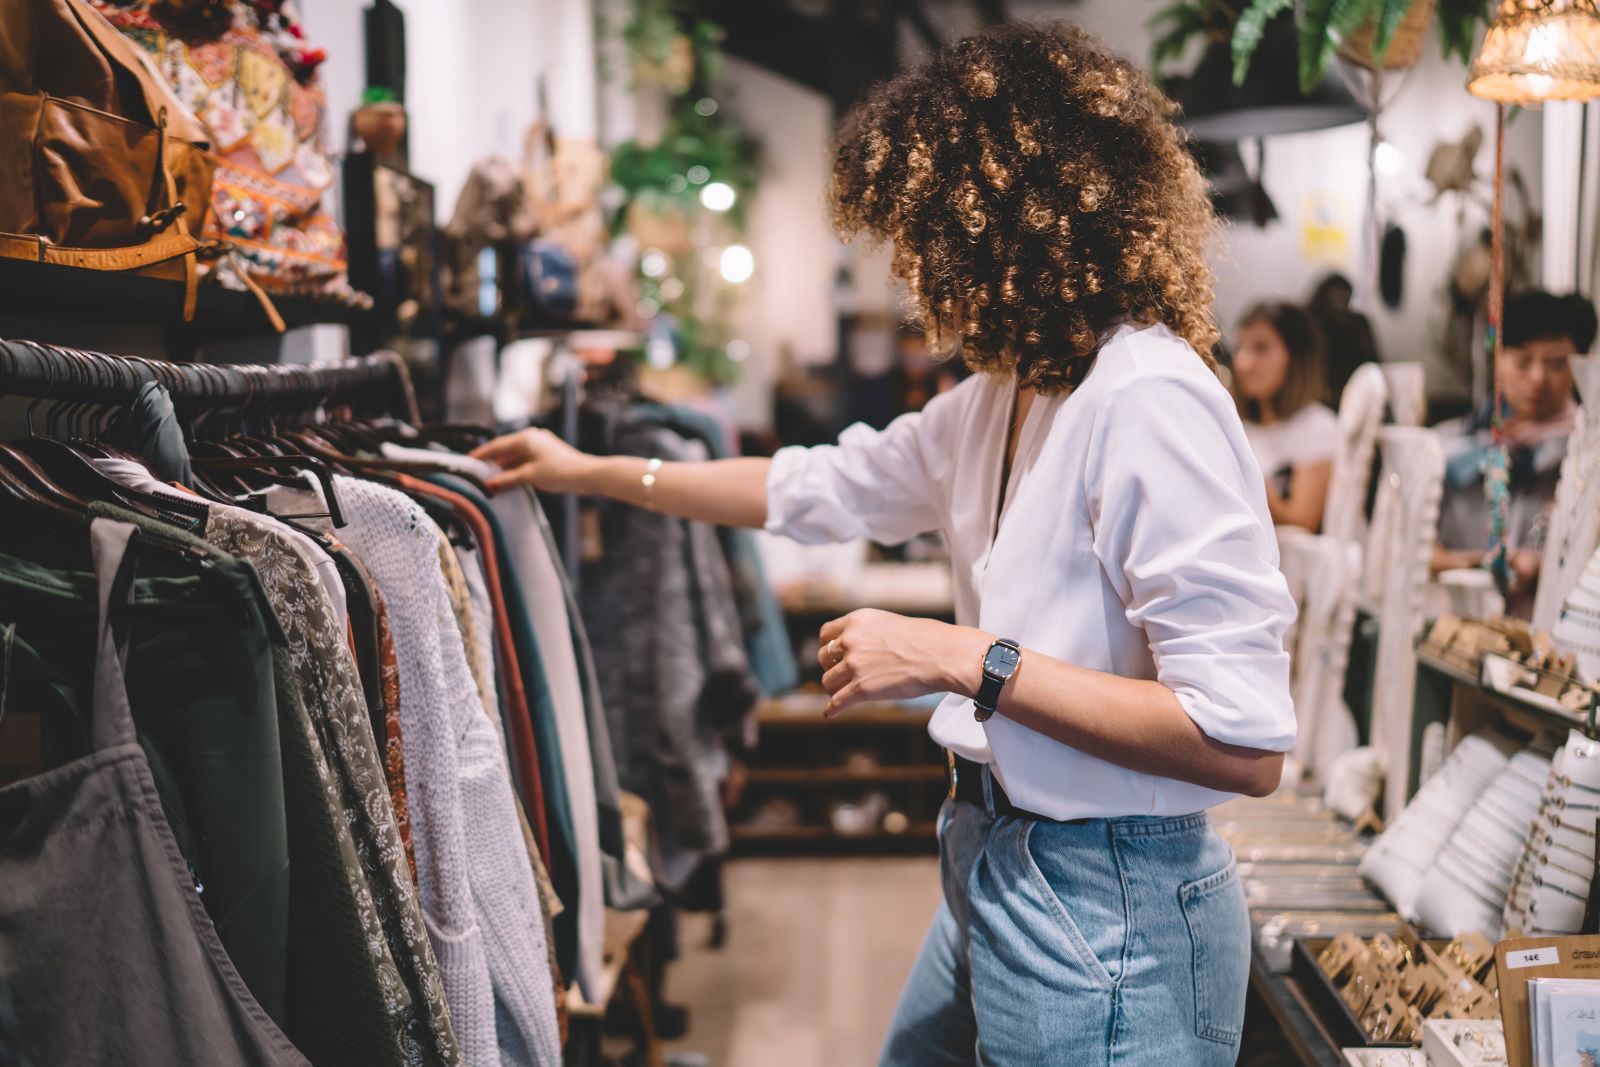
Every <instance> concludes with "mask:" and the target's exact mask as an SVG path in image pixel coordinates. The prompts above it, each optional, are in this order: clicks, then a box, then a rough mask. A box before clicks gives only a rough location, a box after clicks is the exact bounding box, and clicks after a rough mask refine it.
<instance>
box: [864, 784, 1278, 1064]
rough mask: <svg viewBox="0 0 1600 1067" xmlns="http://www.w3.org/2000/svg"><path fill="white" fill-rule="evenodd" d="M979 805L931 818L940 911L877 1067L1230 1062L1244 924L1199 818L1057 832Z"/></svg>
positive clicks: (1224, 861)
mask: <svg viewBox="0 0 1600 1067" xmlns="http://www.w3.org/2000/svg"><path fill="white" fill-rule="evenodd" d="M984 778H985V792H984V795H985V797H988V796H989V795H990V794H989V791H988V774H987V773H985V775H984ZM986 806H987V805H986ZM988 807H989V809H990V810H985V807H979V806H977V805H975V804H969V803H959V802H956V801H952V800H947V801H945V805H944V809H943V810H942V811H941V812H940V814H939V844H940V867H941V872H942V874H943V879H944V897H945V899H944V903H943V904H942V905H940V907H939V913H938V915H937V916H935V918H934V920H933V928H932V929H931V930H929V931H928V936H927V940H926V941H925V942H924V943H923V946H922V951H921V953H920V954H919V955H918V956H917V961H916V963H915V964H914V965H913V966H912V968H911V976H910V978H908V979H907V980H906V986H905V990H904V991H903V992H902V993H901V994H900V1003H899V1006H898V1007H897V1008H896V1009H895V1014H894V1020H893V1021H892V1022H891V1024H890V1026H889V1036H888V1039H887V1041H886V1042H885V1044H884V1049H883V1056H882V1058H881V1059H880V1060H879V1064H880V1067H934V1065H940V1064H950V1065H952V1067H954V1065H957V1064H960V1065H964V1067H971V1065H972V1064H982V1065H985V1067H1013V1065H1024V1064H1025V1065H1028V1067H1042V1065H1047V1064H1070V1065H1071V1067H1089V1065H1090V1064H1106V1065H1110V1064H1127V1065H1134V1067H1142V1065H1146V1064H1148V1065H1151V1067H1154V1065H1158V1064H1159V1065H1162V1067H1170V1065H1177V1064H1181V1065H1183V1067H1211V1065H1225V1064H1232V1063H1233V1062H1234V1061H1235V1060H1236V1059H1237V1057H1238V1053H1239V1037H1240V1033H1241V1031H1242V1028H1243V1023H1244V1001H1245V987H1246V985H1247V984H1248V982H1249V973H1250V919H1249V914H1248V912H1247V911H1246V908H1245V899H1244V892H1243V890H1242V889H1241V888H1240V886H1239V879H1238V875H1237V873H1236V871H1235V868H1234V860H1233V853H1232V851H1231V850H1230V849H1229V848H1228V846H1227V844H1226V843H1225V842H1224V841H1223V840H1222V839H1221V838H1220V837H1218V836H1217V834H1216V832H1215V831H1214V830H1213V829H1212V828H1211V821H1210V819H1209V818H1208V817H1207V816H1206V814H1205V813H1204V812H1201V813H1199V814H1195V815H1183V816H1178V817H1175V818H1161V817H1154V818H1150V817H1128V818H1119V819H1091V820H1088V821H1086V822H1083V823H1051V822H1036V821H1033V820H1029V819H1016V818H1006V817H1001V818H995V817H993V815H992V806H988Z"/></svg>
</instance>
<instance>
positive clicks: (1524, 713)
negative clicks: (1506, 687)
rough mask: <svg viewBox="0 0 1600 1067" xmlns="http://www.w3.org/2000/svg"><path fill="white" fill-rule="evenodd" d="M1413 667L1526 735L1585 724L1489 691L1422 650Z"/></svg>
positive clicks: (1511, 695)
mask: <svg viewBox="0 0 1600 1067" xmlns="http://www.w3.org/2000/svg"><path fill="white" fill-rule="evenodd" d="M1417 667H1418V669H1419V670H1420V671H1426V672H1429V673H1432V674H1434V675H1437V676H1439V678H1440V679H1441V680H1442V681H1446V682H1449V683H1451V684H1453V685H1454V686H1456V687H1458V688H1460V689H1463V690H1465V691H1467V692H1468V693H1470V694H1471V696H1472V699H1473V702H1474V703H1475V704H1477V705H1479V706H1481V707H1486V708H1489V709H1492V710H1494V711H1495V712H1497V713H1499V714H1500V715H1501V716H1502V717H1503V718H1505V720H1506V721H1507V722H1509V723H1511V724H1512V725H1514V726H1517V727H1519V728H1520V729H1522V730H1524V731H1526V732H1527V733H1530V734H1536V733H1539V732H1541V731H1543V730H1551V729H1554V730H1561V731H1565V730H1582V729H1583V728H1584V726H1585V725H1587V723H1586V720H1585V719H1584V718H1583V717H1581V716H1579V715H1578V714H1577V713H1575V712H1571V713H1568V712H1558V711H1556V710H1555V709H1553V708H1549V707H1546V706H1544V705H1543V704H1538V703H1535V702H1533V701H1531V700H1523V699H1522V698H1520V697H1518V696H1517V695H1516V694H1515V693H1503V692H1501V691H1500V690H1498V689H1491V688H1489V687H1488V686H1486V685H1484V684H1483V683H1482V682H1480V681H1479V680H1478V679H1477V678H1476V677H1474V676H1473V675H1472V674H1471V672H1469V671H1467V670H1464V669H1463V668H1461V667H1460V666H1458V665H1456V664H1454V663H1451V662H1449V661H1448V660H1445V659H1441V658H1440V657H1439V656H1438V655H1436V654H1434V653H1433V652H1430V651H1428V650H1426V649H1421V648H1419V649H1417Z"/></svg>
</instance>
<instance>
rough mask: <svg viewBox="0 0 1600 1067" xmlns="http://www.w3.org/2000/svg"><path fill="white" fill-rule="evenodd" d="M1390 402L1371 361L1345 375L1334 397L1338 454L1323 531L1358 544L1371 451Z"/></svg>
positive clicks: (1362, 528) (1384, 381) (1382, 379)
mask: <svg viewBox="0 0 1600 1067" xmlns="http://www.w3.org/2000/svg"><path fill="white" fill-rule="evenodd" d="M1388 403H1389V384H1388V379H1386V378H1385V377H1384V374H1383V369H1382V368H1381V367H1380V366H1379V365H1378V364H1376V363H1363V364H1362V365H1361V366H1359V367H1357V368H1356V371H1355V373H1354V374H1352V375H1351V376H1350V381H1349V382H1348V383H1347V384H1346V385H1345V387H1344V393H1343V394H1342V395H1341V396H1340V398H1339V451H1338V453H1337V454H1336V455H1335V456H1334V458H1333V474H1332V476H1331V477H1330V478H1329V479H1328V503H1327V507H1326V508H1324V509H1323V512H1322V532H1323V533H1324V534H1326V535H1327V536H1329V537H1336V538H1339V539H1340V540H1343V541H1351V542H1355V543H1357V544H1360V543H1361V542H1363V541H1364V540H1365V539H1366V526H1367V520H1366V506H1367V485H1368V483H1369V482H1370V481H1371V479H1372V453H1373V451H1374V449H1376V448H1377V443H1378V426H1379V425H1380V424H1381V423H1382V422H1383V412H1384V408H1385V407H1387V406H1388Z"/></svg>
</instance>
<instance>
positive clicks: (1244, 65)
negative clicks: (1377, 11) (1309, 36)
mask: <svg viewBox="0 0 1600 1067" xmlns="http://www.w3.org/2000/svg"><path fill="white" fill-rule="evenodd" d="M1401 2H1403V0H1401ZM1293 6H1294V0H1251V2H1250V6H1249V7H1247V8H1245V9H1244V13H1243V14H1241V15H1240V16H1239V21H1238V22H1237V23H1236V24H1235V25H1234V27H1233V84H1235V85H1243V84H1244V79H1245V76H1246V75H1247V74H1249V73H1250V57H1251V56H1253V55H1254V54H1255V50H1256V46H1257V45H1259V44H1260V43H1261V35H1262V33H1263V32H1265V30H1266V28H1267V23H1269V22H1271V21H1272V20H1273V18H1274V17H1276V16H1278V15H1280V14H1282V13H1283V12H1285V11H1287V10H1289V8H1291V7H1293Z"/></svg>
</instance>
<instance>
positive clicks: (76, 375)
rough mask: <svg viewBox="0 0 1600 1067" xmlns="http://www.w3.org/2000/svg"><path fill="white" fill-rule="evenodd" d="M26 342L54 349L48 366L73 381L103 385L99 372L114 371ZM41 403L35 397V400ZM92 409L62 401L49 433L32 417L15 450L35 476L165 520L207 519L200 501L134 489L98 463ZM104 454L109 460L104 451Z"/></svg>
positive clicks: (190, 525)
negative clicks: (90, 431) (86, 417)
mask: <svg viewBox="0 0 1600 1067" xmlns="http://www.w3.org/2000/svg"><path fill="white" fill-rule="evenodd" d="M23 343H24V344H27V345H29V347H31V348H33V349H35V350H36V351H38V352H39V353H40V354H41V355H43V356H45V357H46V358H49V356H50V354H51V353H52V352H53V353H54V354H55V356H56V357H57V358H55V359H50V362H49V364H48V365H49V366H50V368H51V372H52V375H53V374H54V370H55V368H56V367H58V366H59V367H60V368H61V369H62V370H63V372H64V373H65V374H66V375H68V376H69V377H70V378H71V379H72V381H73V384H83V385H86V386H87V385H93V386H98V385H101V384H103V383H102V382H100V381H99V380H98V379H97V378H95V377H94V375H96V374H97V373H104V372H105V371H107V370H109V369H110V368H109V367H108V366H100V367H97V364H100V363H102V361H99V360H96V359H94V358H93V357H91V356H89V355H87V354H86V353H82V352H76V351H71V350H67V349H57V348H47V347H45V346H43V345H39V344H36V343H34V342H32V341H26V342H23ZM54 385H55V383H54V380H53V378H52V380H51V381H50V382H49V383H48V384H47V385H46V386H45V391H46V393H48V392H49V391H51V390H52V389H53V388H54ZM40 399H43V398H40ZM38 402H39V401H38V400H36V401H35V404H37V403H38ZM88 408H89V404H88V403H87V402H84V401H75V402H71V403H69V404H67V405H66V406H65V407H64V408H63V407H61V406H59V405H58V406H57V407H55V408H52V410H51V412H50V414H49V416H48V417H47V418H46V420H45V432H46V434H47V436H39V435H37V434H35V433H34V425H33V422H32V420H31V419H29V420H28V436H27V437H25V438H23V439H22V440H20V441H17V442H14V443H13V445H12V448H13V451H14V452H16V453H18V454H20V455H22V456H25V457H26V458H27V459H28V460H29V461H30V467H31V470H30V471H29V473H30V474H32V475H34V476H36V477H43V478H45V479H46V480H47V481H48V482H50V483H52V484H53V485H54V486H56V487H57V488H59V489H61V490H63V491H64V492H66V493H68V494H70V495H71V496H72V498H73V499H74V500H80V499H81V500H111V501H113V502H115V503H118V504H121V505H122V506H124V507H127V508H130V509H132V510H134V511H138V512H140V513H142V514H146V515H149V516H151V517H152V518H157V519H162V520H163V521H167V522H171V523H173V524H175V525H177V526H180V527H182V528H183V529H186V530H191V531H192V530H194V529H195V528H196V527H197V526H198V525H199V524H201V523H203V522H204V521H205V518H206V512H205V507H204V505H203V504H199V502H198V501H197V502H196V503H195V504H191V503H189V502H188V501H185V500H180V499H176V498H168V497H165V496H160V495H157V494H154V493H148V492H145V491H143V490H140V489H133V488H130V487H128V486H126V485H123V484H122V483H120V482H118V481H117V480H116V479H114V478H112V477H111V476H109V475H107V474H106V473H105V472H103V471H101V470H100V469H99V468H98V467H96V466H95V465H94V463H93V462H92V460H91V459H90V458H89V455H88V454H86V451H85V444H86V442H85V440H84V437H83V431H82V429H81V421H80V417H81V415H83V414H85V413H87V411H88ZM30 411H31V408H30ZM61 438H66V439H65V440H62V439H61ZM101 456H102V458H104V453H103V452H102V453H101Z"/></svg>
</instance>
